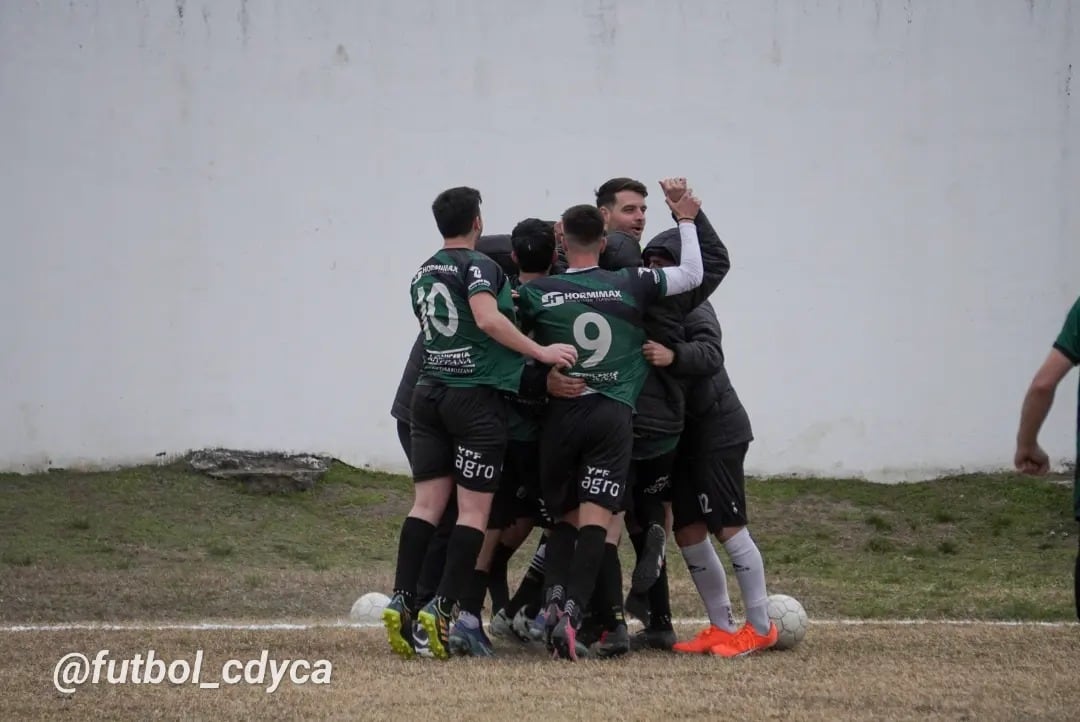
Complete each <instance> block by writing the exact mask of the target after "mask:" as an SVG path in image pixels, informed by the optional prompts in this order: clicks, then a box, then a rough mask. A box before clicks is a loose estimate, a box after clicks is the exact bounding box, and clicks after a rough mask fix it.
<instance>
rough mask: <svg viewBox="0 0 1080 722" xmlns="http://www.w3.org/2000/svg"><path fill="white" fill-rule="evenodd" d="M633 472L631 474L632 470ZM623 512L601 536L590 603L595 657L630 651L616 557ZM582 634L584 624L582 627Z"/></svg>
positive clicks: (621, 581)
mask: <svg viewBox="0 0 1080 722" xmlns="http://www.w3.org/2000/svg"><path fill="white" fill-rule="evenodd" d="M631 475H632V474H631ZM624 514H625V512H620V513H619V514H615V515H613V516H612V518H611V522H610V523H609V524H608V530H607V538H606V539H605V540H604V559H603V561H602V562H601V564H600V576H599V578H598V579H597V580H596V592H595V593H594V594H593V599H592V601H591V602H590V605H591V606H592V608H593V613H594V614H595V615H596V616H597V618H598V624H599V626H600V627H601V633H600V637H599V639H597V640H596V642H595V644H594V645H593V646H592V649H593V652H594V653H595V654H596V656H597V657H602V658H605V657H619V656H621V655H623V654H626V653H627V652H629V651H630V634H629V632H628V631H627V628H626V613H625V610H624V608H623V577H622V561H621V560H620V559H619V541H620V539H621V537H622V530H623V525H624V524H625V521H624V519H623V517H624ZM581 631H582V636H584V634H585V631H586V630H585V627H584V625H583V627H582V630H581Z"/></svg>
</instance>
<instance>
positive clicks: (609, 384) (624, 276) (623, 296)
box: [518, 268, 667, 408]
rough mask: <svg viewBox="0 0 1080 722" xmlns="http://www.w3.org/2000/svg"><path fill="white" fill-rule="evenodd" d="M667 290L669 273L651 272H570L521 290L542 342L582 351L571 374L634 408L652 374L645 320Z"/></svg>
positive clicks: (531, 326)
mask: <svg viewBox="0 0 1080 722" xmlns="http://www.w3.org/2000/svg"><path fill="white" fill-rule="evenodd" d="M666 288H667V283H666V277H665V275H664V273H663V272H660V271H655V270H652V269H648V268H624V269H622V270H619V271H605V270H603V269H600V268H589V269H584V270H575V271H568V272H566V273H562V274H559V275H557V276H549V277H547V278H539V279H536V280H535V281H531V282H529V283H527V284H525V285H524V286H522V287H521V288H520V289H518V293H519V295H520V298H519V299H518V310H519V311H520V313H521V317H522V327H523V328H525V329H527V330H532V331H533V333H534V337H535V339H536V342H537V343H539V344H542V345H548V344H552V343H568V344H572V345H574V346H576V347H577V349H578V360H577V363H576V364H574V366H573V368H571V369H570V370H569V371H567V373H568V374H569V375H570V376H577V377H579V378H581V379H583V380H584V381H585V383H586V385H587V386H588V388H589V389H590V390H591V391H594V392H596V393H600V394H603V395H605V396H608V397H610V398H612V399H615V400H616V401H620V402H622V403H624V404H627V405H629V406H630V407H631V408H633V407H634V405H635V404H636V403H637V397H638V394H639V393H640V391H641V387H642V385H643V384H644V383H645V377H646V376H647V375H648V372H649V368H648V363H647V362H646V361H645V357H644V356H643V355H642V353H641V346H642V344H644V343H645V340H646V336H645V331H644V329H643V328H642V319H643V317H644V314H645V309H646V308H647V307H648V306H649V305H650V304H651V303H653V302H654V301H656V300H657V299H659V298H661V297H662V296H663V295H664V294H665V293H666Z"/></svg>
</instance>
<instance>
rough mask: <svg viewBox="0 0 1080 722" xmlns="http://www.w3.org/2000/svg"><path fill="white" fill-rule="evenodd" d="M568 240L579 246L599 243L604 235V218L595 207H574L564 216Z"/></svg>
mask: <svg viewBox="0 0 1080 722" xmlns="http://www.w3.org/2000/svg"><path fill="white" fill-rule="evenodd" d="M562 224H563V234H565V235H566V240H567V241H570V242H571V243H576V244H577V245H579V246H590V245H592V244H594V243H598V242H599V241H600V239H601V238H602V237H603V235H604V217H603V216H602V215H600V211H599V210H598V209H597V208H596V207H595V206H587V205H580V206H572V207H570V208H567V209H566V211H565V212H564V213H563V214H562Z"/></svg>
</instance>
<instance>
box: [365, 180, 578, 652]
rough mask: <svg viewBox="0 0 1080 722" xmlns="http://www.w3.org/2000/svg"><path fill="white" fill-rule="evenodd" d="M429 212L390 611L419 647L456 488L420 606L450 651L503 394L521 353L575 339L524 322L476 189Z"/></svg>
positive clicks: (554, 351)
mask: <svg viewBox="0 0 1080 722" xmlns="http://www.w3.org/2000/svg"><path fill="white" fill-rule="evenodd" d="M432 213H433V214H434V216H435V223H436V225H437V226H438V228H439V233H440V234H441V235H442V238H443V247H442V249H441V250H439V251H438V252H437V253H436V254H435V255H434V256H432V257H431V258H429V259H428V260H427V261H425V262H424V263H423V264H421V266H420V269H419V270H418V271H417V272H416V274H415V275H414V276H413V278H412V283H411V284H410V299H411V301H412V305H413V311H414V313H415V314H416V317H417V319H418V320H419V322H420V329H421V332H422V333H423V336H424V363H423V368H422V370H421V373H420V378H419V380H418V381H417V385H416V388H415V389H414V391H413V397H412V419H411V422H412V428H411V452H412V458H411V459H410V464H411V466H412V472H413V480H414V482H415V487H414V489H415V499H414V502H413V506H412V509H411V510H410V511H409V515H408V516H407V517H406V518H405V521H404V523H403V524H402V527H401V536H400V539H399V546H398V558H397V571H396V574H395V581H394V595H393V597H392V598H391V601H390V604H389V605H388V606H387V608H386V610H385V611H384V613H383V620H384V622H385V624H386V629H387V636H388V638H389V641H390V646H391V649H393V650H394V651H395V652H397V653H398V654H400V655H401V656H403V657H405V658H410V657H412V656H413V654H414V653H415V649H414V648H413V645H412V641H411V637H412V615H413V613H414V612H415V608H414V603H415V595H416V585H417V579H418V577H419V574H420V568H421V565H422V563H423V560H424V555H425V553H426V551H427V548H428V543H429V542H430V540H431V538H432V536H433V535H434V533H435V525H436V523H438V521H439V518H440V517H441V516H442V513H443V510H444V509H445V508H446V505H447V502H448V500H449V498H450V495H451V493H452V492H454V491H455V487H456V493H457V504H458V516H457V523H456V525H455V526H454V530H453V531H452V532H451V535H450V541H449V544H448V547H447V554H446V564H445V566H444V570H443V575H442V579H441V581H440V582H439V588H438V590H437V591H436V595H435V597H434V598H433V599H432V600H431V601H430V602H429V603H428V604H427V605H425V606H424V608H423V609H421V610H420V611H419V612H417V613H416V618H417V621H418V622H419V623H420V625H421V626H422V627H423V628H424V630H425V631H426V633H427V637H428V643H429V645H430V649H431V652H432V654H433V655H434V656H436V657H438V658H440V659H446V658H447V657H448V656H449V652H448V645H449V628H450V623H451V615H452V612H453V609H454V607H455V605H456V604H457V602H458V600H459V599H460V598H461V597H462V596H463V594H464V593H465V592H466V591H467V590H466V588H465V587H466V586H467V584H468V583H469V580H470V579H471V578H472V576H473V574H472V572H473V569H474V568H475V565H476V559H477V556H478V554H479V552H480V547H481V545H482V544H483V541H484V530H485V529H486V527H487V517H488V513H489V511H490V509H491V498H492V493H493V492H494V490H495V489H496V488H497V487H498V483H499V475H500V473H501V469H502V460H503V453H504V450H505V448H506V438H507V414H506V401H505V398H504V394H505V393H513V392H516V391H517V390H518V384H519V382H520V379H521V373H522V369H523V366H524V359H523V358H522V355H525V356H529V357H531V358H534V359H536V360H537V361H539V362H540V363H543V364H546V365H553V366H573V364H574V363H575V362H576V360H577V349H576V348H575V347H574V346H572V345H570V344H558V343H556V344H551V345H547V346H542V345H540V344H538V343H536V342H535V341H533V340H532V339H530V338H529V337H528V336H526V335H524V334H523V333H522V332H521V331H519V330H518V328H517V326H516V325H515V323H514V317H515V313H514V306H513V302H512V299H511V295H510V287H509V285H508V283H507V280H506V276H505V274H504V273H503V271H502V269H501V268H499V266H498V264H497V263H495V261H493V260H491V258H489V257H487V256H485V255H484V254H482V253H478V252H477V251H476V250H475V247H476V239H477V238H478V237H479V236H480V234H481V233H482V231H483V220H482V218H481V215H480V193H479V191H477V190H475V189H473V188H466V187H459V188H451V189H449V190H446V191H443V192H442V193H440V194H439V195H438V197H437V198H436V199H435V202H434V203H433V204H432Z"/></svg>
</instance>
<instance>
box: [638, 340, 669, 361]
mask: <svg viewBox="0 0 1080 722" xmlns="http://www.w3.org/2000/svg"><path fill="white" fill-rule="evenodd" d="M641 353H642V355H644V356H645V360H646V361H648V362H649V363H650V364H652V365H653V366H659V367H661V368H662V367H664V366H670V365H671V364H672V363H674V362H675V352H674V351H672V350H671V349H669V348H668V347H667V346H665V345H664V344H662V343H657V342H656V341H646V342H645V345H644V346H642V347H641Z"/></svg>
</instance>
